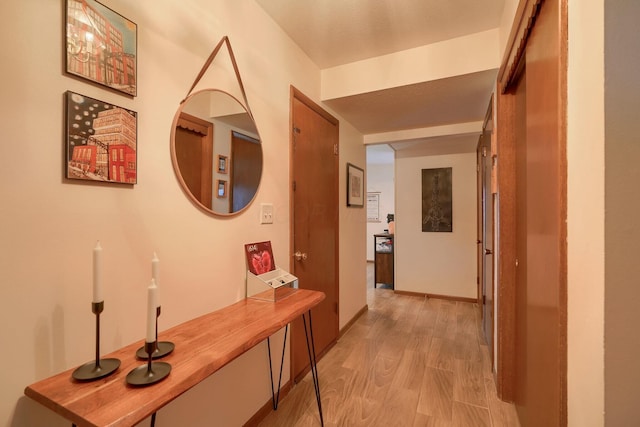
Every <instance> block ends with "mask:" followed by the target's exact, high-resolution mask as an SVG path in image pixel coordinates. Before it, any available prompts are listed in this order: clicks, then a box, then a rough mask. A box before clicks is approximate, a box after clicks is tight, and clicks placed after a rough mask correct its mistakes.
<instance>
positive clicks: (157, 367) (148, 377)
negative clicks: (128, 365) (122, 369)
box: [127, 341, 171, 387]
mask: <svg viewBox="0 0 640 427" xmlns="http://www.w3.org/2000/svg"><path fill="white" fill-rule="evenodd" d="M156 347H157V342H156V341H154V342H145V343H144V350H145V353H146V354H147V363H146V364H144V365H140V366H138V367H137V368H134V369H132V370H131V371H130V372H129V373H128V374H127V383H128V384H129V385H132V386H140V387H142V386H147V385H151V384H154V383H157V382H158V381H162V380H163V379H165V378H166V377H167V376H168V375H169V373H170V372H171V365H170V364H168V363H166V362H154V361H153V357H152V356H151V355H152V354H153V352H154V351H155V349H156Z"/></svg>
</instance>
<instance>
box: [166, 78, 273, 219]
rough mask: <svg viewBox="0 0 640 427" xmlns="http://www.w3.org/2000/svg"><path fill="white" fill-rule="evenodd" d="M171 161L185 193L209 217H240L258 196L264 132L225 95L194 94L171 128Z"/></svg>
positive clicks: (218, 92) (214, 92)
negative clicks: (209, 215)
mask: <svg viewBox="0 0 640 427" xmlns="http://www.w3.org/2000/svg"><path fill="white" fill-rule="evenodd" d="M171 160H172V162H173V168H174V169H175V172H176V175H177V177H178V180H179V181H180V184H181V185H182V188H183V190H184V191H185V193H186V194H187V195H188V196H189V198H190V199H191V200H192V201H193V202H194V203H195V204H196V205H197V206H198V207H200V208H202V209H204V210H205V211H207V212H209V213H213V214H216V215H233V214H237V213H238V212H241V211H242V210H243V209H245V208H246V207H247V206H249V205H250V204H251V201H252V200H253V199H254V197H255V195H256V193H257V192H258V186H259V184H260V177H261V175H262V146H261V144H260V136H259V135H258V130H257V128H256V125H255V122H254V121H253V118H252V117H251V115H250V114H249V112H248V111H247V110H246V109H245V107H244V106H243V105H242V104H241V103H240V101H238V100H237V99H236V98H234V97H233V96H231V95H230V94H228V93H226V92H223V91H221V90H217V89H204V90H201V91H198V92H194V93H193V94H191V95H189V97H188V98H187V99H186V100H185V101H184V102H183V103H182V104H181V105H180V108H178V111H177V112H176V115H175V117H174V119H173V126H172V128H171Z"/></svg>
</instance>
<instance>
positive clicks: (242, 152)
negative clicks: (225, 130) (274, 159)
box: [229, 131, 262, 212]
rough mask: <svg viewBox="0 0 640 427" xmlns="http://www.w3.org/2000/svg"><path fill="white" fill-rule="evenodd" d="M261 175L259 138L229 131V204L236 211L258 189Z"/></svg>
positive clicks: (246, 202)
mask: <svg viewBox="0 0 640 427" xmlns="http://www.w3.org/2000/svg"><path fill="white" fill-rule="evenodd" d="M260 176H262V148H261V147H260V140H257V139H255V138H251V137H250V136H247V135H243V134H241V133H238V132H235V131H234V132H231V182H230V188H231V190H230V191H229V205H230V208H231V212H238V211H241V210H242V209H244V208H245V207H246V206H248V205H249V202H251V200H252V199H253V197H254V196H255V194H256V191H258V185H259V184H260Z"/></svg>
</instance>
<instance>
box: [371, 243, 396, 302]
mask: <svg viewBox="0 0 640 427" xmlns="http://www.w3.org/2000/svg"><path fill="white" fill-rule="evenodd" d="M373 244H374V253H375V273H374V279H373V280H374V284H373V286H374V287H375V288H377V287H378V284H379V283H380V284H384V285H389V286H391V289H394V283H393V274H394V270H393V250H394V247H393V246H394V241H393V234H387V233H384V234H374V235H373Z"/></svg>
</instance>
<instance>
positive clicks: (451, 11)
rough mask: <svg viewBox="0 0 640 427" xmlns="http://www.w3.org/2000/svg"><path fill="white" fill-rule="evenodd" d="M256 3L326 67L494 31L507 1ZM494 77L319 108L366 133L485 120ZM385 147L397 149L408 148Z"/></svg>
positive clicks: (476, 76) (482, 75) (459, 79)
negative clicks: (333, 113)
mask: <svg viewBox="0 0 640 427" xmlns="http://www.w3.org/2000/svg"><path fill="white" fill-rule="evenodd" d="M256 2H257V3H258V4H259V5H260V6H261V7H262V8H263V9H264V10H265V11H266V13H267V14H269V15H270V16H271V17H272V18H273V20H274V21H275V22H276V23H277V24H278V25H279V26H280V27H281V28H282V29H283V30H284V31H285V32H286V33H287V34H288V35H289V37H291V39H293V41H294V42H295V43H296V44H297V45H298V46H299V47H300V48H301V49H302V50H303V51H304V52H305V53H306V54H307V55H308V56H309V57H310V58H311V60H312V61H314V62H315V63H316V64H317V65H318V66H319V67H320V68H321V69H325V68H330V67H334V66H338V65H343V64H348V63H352V62H356V61H360V60H364V59H368V58H373V57H377V56H381V55H386V54H390V53H394V52H398V51H403V50H407V49H412V48H416V47H420V46H424V45H428V44H431V43H435V42H441V41H444V40H448V39H452V38H457V37H462V36H466V35H469V34H474V33H478V32H482V31H486V30H490V29H495V28H497V27H499V26H500V20H501V17H502V11H503V8H504V3H505V0H256ZM496 73H497V69H496V70H487V71H481V72H477V73H472V74H467V75H463V76H454V77H451V78H444V79H440V80H432V81H428V82H423V83H418V84H411V85H407V86H401V87H396V88H391V89H384V90H379V91H373V92H368V93H362V94H357V95H352V96H346V97H342V98H335V99H331V100H324V102H325V103H326V104H327V105H328V106H329V107H330V108H332V109H333V110H334V111H336V113H338V114H339V115H340V116H342V117H343V118H344V119H345V120H347V121H348V122H349V123H351V124H352V125H353V126H354V127H355V128H356V129H358V130H359V131H360V132H362V133H363V134H364V135H369V134H377V133H384V132H392V131H399V130H405V129H417V128H427V127H432V126H440V125H447V124H455V123H465V122H473V121H482V120H483V119H484V116H485V112H486V109H487V106H488V103H489V99H490V96H491V91H492V90H493V84H494V81H495V77H496ZM388 142H389V143H390V144H391V145H392V146H393V147H394V149H403V148H404V147H407V145H406V143H405V142H394V141H388ZM425 142H427V141H425ZM475 142H476V140H474V141H473V147H474V149H475ZM415 143H416V141H412V142H411V147H412V149H415Z"/></svg>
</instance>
